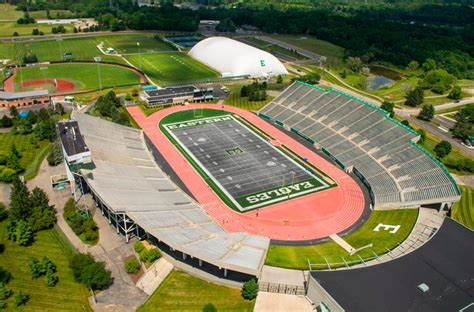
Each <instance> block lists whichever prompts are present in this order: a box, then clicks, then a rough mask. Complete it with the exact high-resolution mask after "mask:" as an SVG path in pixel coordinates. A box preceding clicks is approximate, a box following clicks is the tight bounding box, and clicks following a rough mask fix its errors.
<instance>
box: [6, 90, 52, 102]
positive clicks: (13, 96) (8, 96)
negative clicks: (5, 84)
mask: <svg viewBox="0 0 474 312" xmlns="http://www.w3.org/2000/svg"><path fill="white" fill-rule="evenodd" d="M46 95H49V91H48V90H35V91H26V92H5V91H0V99H4V100H14V99H22V98H27V97H34V96H46Z"/></svg>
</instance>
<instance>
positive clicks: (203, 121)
mask: <svg viewBox="0 0 474 312" xmlns="http://www.w3.org/2000/svg"><path fill="white" fill-rule="evenodd" d="M227 120H232V117H230V116H222V117H213V118H203V119H199V120H195V121H186V122H181V123H175V124H169V125H165V126H166V128H168V129H169V130H173V129H180V128H187V127H193V126H198V125H203V124H210V123H214V122H220V121H227Z"/></svg>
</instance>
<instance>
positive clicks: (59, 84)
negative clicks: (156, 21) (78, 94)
mask: <svg viewBox="0 0 474 312" xmlns="http://www.w3.org/2000/svg"><path fill="white" fill-rule="evenodd" d="M17 71H18V72H17V73H16V74H15V76H14V79H13V82H14V90H15V91H31V90H35V89H44V88H47V89H49V90H50V91H51V92H67V91H79V90H95V89H99V87H100V85H102V88H108V87H115V86H126V85H138V84H140V76H139V75H138V74H137V72H135V71H133V70H130V69H127V68H123V67H119V66H114V65H105V64H100V65H97V64H91V63H64V64H54V65H53V64H50V65H43V66H32V67H22V68H19V69H17ZM99 71H100V80H99ZM53 81H55V83H53ZM4 87H5V89H6V90H11V88H12V86H11V83H10V81H6V82H5V86H4Z"/></svg>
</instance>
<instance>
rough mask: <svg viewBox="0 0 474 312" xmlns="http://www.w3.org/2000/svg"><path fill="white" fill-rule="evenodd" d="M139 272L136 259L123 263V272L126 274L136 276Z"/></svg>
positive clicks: (138, 264)
mask: <svg viewBox="0 0 474 312" xmlns="http://www.w3.org/2000/svg"><path fill="white" fill-rule="evenodd" d="M139 271H140V263H138V261H137V259H135V258H132V259H128V260H127V261H125V272H127V273H128V274H137V273H138V272H139Z"/></svg>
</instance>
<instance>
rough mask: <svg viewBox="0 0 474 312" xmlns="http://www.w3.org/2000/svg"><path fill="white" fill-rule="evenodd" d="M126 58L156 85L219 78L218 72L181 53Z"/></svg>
mask: <svg viewBox="0 0 474 312" xmlns="http://www.w3.org/2000/svg"><path fill="white" fill-rule="evenodd" d="M126 58H127V60H129V61H130V62H131V63H133V65H135V66H136V67H137V68H140V67H141V69H142V70H143V72H144V73H145V74H146V75H147V76H148V77H150V79H152V80H153V81H154V82H155V83H163V82H175V81H193V80H201V79H206V78H215V77H219V73H217V72H216V71H214V70H212V69H210V68H209V67H207V66H205V65H203V64H201V63H199V62H198V61H196V60H194V59H192V58H191V57H189V56H187V55H186V54H183V53H179V52H164V53H155V54H143V55H141V56H139V55H129V56H127V57H126ZM140 59H141V61H140ZM140 64H141V66H140Z"/></svg>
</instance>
